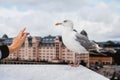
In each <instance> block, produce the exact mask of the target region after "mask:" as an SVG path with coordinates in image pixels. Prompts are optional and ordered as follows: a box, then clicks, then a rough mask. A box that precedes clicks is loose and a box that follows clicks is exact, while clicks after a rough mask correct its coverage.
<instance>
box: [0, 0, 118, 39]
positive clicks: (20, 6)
mask: <svg viewBox="0 0 120 80" xmlns="http://www.w3.org/2000/svg"><path fill="white" fill-rule="evenodd" d="M66 19H68V20H72V21H73V23H74V29H76V30H77V31H78V32H80V31H81V30H85V31H86V32H87V33H88V36H89V38H90V39H91V40H95V41H107V40H120V31H119V30H120V0H0V37H2V35H3V34H7V35H8V36H9V37H15V36H16V35H17V33H18V32H19V31H20V30H21V29H22V28H23V27H26V32H30V34H31V36H42V37H43V36H47V35H49V34H50V35H53V36H56V35H61V34H62V30H63V27H62V26H59V27H56V26H55V23H56V22H62V21H64V20H66Z"/></svg>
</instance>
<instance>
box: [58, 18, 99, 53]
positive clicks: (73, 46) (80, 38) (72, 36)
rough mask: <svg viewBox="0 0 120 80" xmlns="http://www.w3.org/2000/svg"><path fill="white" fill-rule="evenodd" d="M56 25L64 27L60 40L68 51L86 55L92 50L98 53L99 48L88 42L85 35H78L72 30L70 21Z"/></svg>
mask: <svg viewBox="0 0 120 80" xmlns="http://www.w3.org/2000/svg"><path fill="white" fill-rule="evenodd" d="M56 25H62V26H64V28H63V32H62V40H63V43H64V45H65V46H66V47H67V48H68V49H69V50H71V51H74V52H76V53H79V54H81V53H82V54H83V53H88V52H89V51H90V50H92V49H94V50H96V51H97V52H99V49H100V47H99V46H98V45H97V44H96V43H94V42H92V41H90V40H89V39H88V37H87V34H86V33H85V34H84V32H81V33H78V32H77V31H76V30H74V29H73V22H72V21H71V20H64V21H63V22H61V23H56Z"/></svg>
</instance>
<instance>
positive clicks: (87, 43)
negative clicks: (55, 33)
mask: <svg viewBox="0 0 120 80" xmlns="http://www.w3.org/2000/svg"><path fill="white" fill-rule="evenodd" d="M75 37H76V39H75V40H76V41H78V42H79V43H80V45H82V46H83V47H84V48H85V49H86V50H89V49H92V44H91V42H90V40H89V39H88V38H87V37H86V36H84V35H82V34H79V33H77V32H76V35H75Z"/></svg>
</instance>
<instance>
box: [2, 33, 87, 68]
mask: <svg viewBox="0 0 120 80" xmlns="http://www.w3.org/2000/svg"><path fill="white" fill-rule="evenodd" d="M11 42H12V39H9V38H8V39H5V42H4V44H8V45H9V44H10V43H11ZM1 44H2V43H1ZM6 60H18V61H37V62H39V61H46V62H52V63H60V62H65V63H76V62H79V63H81V61H84V62H85V63H86V64H87V66H89V53H86V54H78V53H75V52H72V51H70V50H68V49H67V48H66V47H65V46H64V44H63V42H62V37H61V36H51V35H49V36H45V37H43V38H42V37H28V38H26V40H25V42H24V44H23V45H22V47H21V48H20V49H19V50H17V51H15V52H14V53H13V54H10V55H9V56H8V58H6Z"/></svg>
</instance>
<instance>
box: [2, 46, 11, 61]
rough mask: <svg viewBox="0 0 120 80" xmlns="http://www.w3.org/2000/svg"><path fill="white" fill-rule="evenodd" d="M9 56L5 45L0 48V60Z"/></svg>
mask: <svg viewBox="0 0 120 80" xmlns="http://www.w3.org/2000/svg"><path fill="white" fill-rule="evenodd" d="M8 56H9V49H8V46H7V45H3V46H0V60H1V59H3V58H6V57H8Z"/></svg>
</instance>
